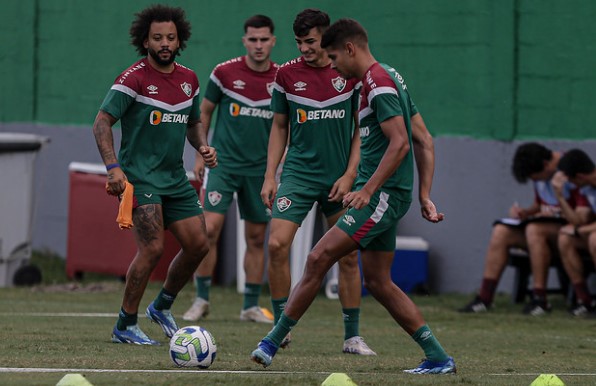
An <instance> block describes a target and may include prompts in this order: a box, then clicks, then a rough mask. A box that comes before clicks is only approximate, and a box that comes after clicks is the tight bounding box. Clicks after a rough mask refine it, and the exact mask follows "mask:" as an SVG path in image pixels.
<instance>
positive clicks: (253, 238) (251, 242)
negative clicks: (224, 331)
mask: <svg viewBox="0 0 596 386" xmlns="http://www.w3.org/2000/svg"><path fill="white" fill-rule="evenodd" d="M242 180H243V182H242V184H241V185H242V186H241V187H240V190H239V191H238V210H239V212H240V217H241V218H242V219H244V239H245V240H246V252H245V254H244V273H245V274H246V281H245V285H244V302H243V305H242V310H241V311H240V320H242V321H251V322H259V323H273V316H272V315H271V313H270V312H269V311H268V310H266V309H264V308H261V307H260V306H259V296H260V295H261V287H262V285H263V272H264V270H265V246H264V244H265V234H266V232H267V224H268V223H269V221H270V220H271V210H269V208H267V206H265V204H263V201H262V200H261V187H262V186H263V181H264V177H262V176H258V177H254V176H247V177H242ZM264 311H265V312H264Z"/></svg>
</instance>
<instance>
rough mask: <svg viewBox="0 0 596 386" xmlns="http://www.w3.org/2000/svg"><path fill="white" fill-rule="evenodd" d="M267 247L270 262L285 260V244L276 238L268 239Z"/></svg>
mask: <svg viewBox="0 0 596 386" xmlns="http://www.w3.org/2000/svg"><path fill="white" fill-rule="evenodd" d="M267 247H268V248H269V258H270V259H271V260H272V261H281V260H286V259H287V252H288V250H289V246H288V245H287V244H286V243H284V242H282V241H280V240H279V239H277V238H272V237H269V243H268V245H267Z"/></svg>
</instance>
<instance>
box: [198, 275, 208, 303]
mask: <svg viewBox="0 0 596 386" xmlns="http://www.w3.org/2000/svg"><path fill="white" fill-rule="evenodd" d="M209 288H211V276H200V277H199V276H197V277H195V289H196V291H197V297H198V298H201V299H205V300H206V301H209Z"/></svg>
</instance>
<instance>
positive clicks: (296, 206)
mask: <svg viewBox="0 0 596 386" xmlns="http://www.w3.org/2000/svg"><path fill="white" fill-rule="evenodd" d="M328 196H329V189H327V190H320V189H314V188H310V187H305V186H302V185H298V184H295V183H293V182H283V183H281V184H280V185H279V188H278V190H277V195H276V196H275V201H274V202H273V213H272V214H271V215H272V217H273V218H279V219H283V220H288V221H292V222H294V223H296V224H302V221H303V220H304V218H305V217H306V215H308V212H309V211H310V210H311V209H312V206H313V204H314V203H315V202H317V203H319V207H320V208H321V212H323V215H324V216H325V217H329V216H332V215H334V214H336V213H337V212H340V211H343V210H344V207H343V205H342V203H341V202H331V201H329V200H328Z"/></svg>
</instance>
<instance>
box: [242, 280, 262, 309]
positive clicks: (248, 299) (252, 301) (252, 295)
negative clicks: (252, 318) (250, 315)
mask: <svg viewBox="0 0 596 386" xmlns="http://www.w3.org/2000/svg"><path fill="white" fill-rule="evenodd" d="M260 294H261V285H260V284H250V283H246V284H245V286H244V305H243V306H242V309H243V310H247V309H249V308H251V307H255V306H258V305H259V295H260Z"/></svg>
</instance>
